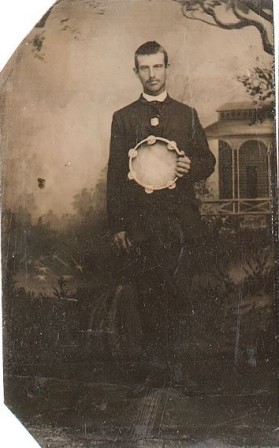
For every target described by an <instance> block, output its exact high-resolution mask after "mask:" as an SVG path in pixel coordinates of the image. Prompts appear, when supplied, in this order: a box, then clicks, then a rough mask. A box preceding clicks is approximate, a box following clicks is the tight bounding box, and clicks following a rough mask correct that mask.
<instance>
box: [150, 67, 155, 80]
mask: <svg viewBox="0 0 279 448" xmlns="http://www.w3.org/2000/svg"><path fill="white" fill-rule="evenodd" d="M154 76H155V72H154V68H153V67H149V78H154Z"/></svg>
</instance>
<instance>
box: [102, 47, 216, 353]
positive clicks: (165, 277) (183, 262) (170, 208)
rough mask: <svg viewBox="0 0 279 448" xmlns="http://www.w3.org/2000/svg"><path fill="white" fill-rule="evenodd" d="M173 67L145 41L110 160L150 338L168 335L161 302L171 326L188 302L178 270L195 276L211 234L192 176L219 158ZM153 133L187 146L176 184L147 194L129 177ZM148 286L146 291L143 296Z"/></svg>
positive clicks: (119, 241)
mask: <svg viewBox="0 0 279 448" xmlns="http://www.w3.org/2000/svg"><path fill="white" fill-rule="evenodd" d="M168 70H169V64H168V55H167V52H166V51H165V49H164V48H163V47H162V46H161V45H159V44H158V43H157V42H155V41H152V42H146V43H144V44H143V45H141V46H140V47H139V48H138V49H137V50H136V52H135V67H134V72H135V74H136V76H137V77H138V79H139V81H140V82H141V84H142V87H143V93H142V94H141V96H140V98H139V99H137V100H136V101H135V102H133V103H132V104H130V105H128V106H126V107H124V108H123V109H121V110H119V111H117V112H115V113H114V115H113V121H112V129H111V142H110V157H109V164H108V177H107V208H108V223H109V228H110V231H111V234H112V238H113V242H114V244H115V245H116V247H117V248H118V250H119V252H121V253H122V256H124V258H125V256H126V260H129V261H128V263H126V273H127V272H128V277H129V278H130V279H131V280H132V281H136V283H137V284H138V287H139V301H140V309H141V315H142V325H143V330H144V331H145V330H146V332H147V333H148V331H150V332H151V333H152V337H149V338H148V336H147V338H146V339H144V340H145V343H146V344H148V342H147V341H148V340H149V341H150V340H153V341H154V339H157V340H158V339H159V340H160V339H161V342H162V333H160V328H159V327H160V324H159V323H158V322H156V315H157V321H158V320H160V318H158V316H159V315H160V309H159V308H162V303H164V304H166V302H167V306H166V307H165V309H167V312H168V315H169V317H168V322H170V326H171V327H172V329H173V328H174V327H175V326H176V325H177V323H176V321H175V319H174V316H176V317H177V316H178V315H181V310H182V309H184V311H185V310H186V309H187V303H186V302H187V297H185V287H183V288H182V289H183V290H184V293H180V292H181V291H179V287H177V282H176V276H177V275H178V277H179V271H180V277H181V278H184V280H185V279H186V280H188V281H189V282H190V281H191V277H192V273H193V255H194V254H195V253H196V251H197V250H198V247H199V245H200V243H201V242H202V241H203V239H204V238H205V235H204V228H203V226H202V221H201V219H200V213H199V209H198V202H197V201H196V199H195V194H194V183H195V182H197V181H200V180H203V179H206V178H207V177H208V176H209V175H210V174H211V173H212V172H213V170H214V166H215V158H214V156H213V154H212V153H211V152H210V150H209V146H208V143H207V140H206V137H205V134H204V131H203V129H202V127H201V124H200V122H199V119H198V115H197V112H196V111H195V109H193V108H191V107H189V106H187V105H185V104H183V103H180V102H178V101H176V100H174V99H173V98H171V97H170V96H169V95H168V93H167V91H166V81H167V74H168ZM150 135H152V136H155V137H163V138H165V139H167V140H169V141H172V142H175V143H176V145H177V147H178V149H179V150H180V151H183V152H184V154H183V153H182V152H181V154H183V155H180V156H178V158H177V165H176V172H175V174H176V177H177V178H178V180H177V182H176V188H173V189H168V188H165V189H162V190H157V191H154V192H153V193H151V194H148V193H146V192H145V190H144V188H143V187H142V186H141V185H139V184H137V183H136V182H135V181H134V180H129V178H128V172H129V156H128V152H129V150H130V149H131V148H134V147H135V146H136V145H137V144H138V143H139V142H141V141H142V140H144V139H146V138H147V137H148V136H150ZM125 254H126V255H125ZM139 259H141V261H140V262H139ZM139 266H140V267H139ZM151 277H152V280H150V278H151ZM143 283H144V287H143ZM182 283H183V282H182ZM186 283H187V281H186ZM146 285H148V286H146ZM142 287H143V290H144V292H143V293H142V297H143V296H145V299H144V298H142V297H141V289H142ZM146 290H148V294H147V293H146ZM146 295H148V296H149V297H148V299H147V298H146ZM155 296H156V297H157V299H156V297H155ZM162 296H164V297H165V298H166V300H165V299H164V300H162ZM163 308H164V307H163ZM152 319H153V324H152ZM148 320H149V324H148ZM154 322H155V324H154ZM161 322H162V320H161ZM157 324H158V325H157ZM165 325H166V322H164V324H163V327H164V328H165ZM161 326H162V325H161ZM156 330H158V331H157V336H156ZM172 332H173V331H172V330H170V334H172ZM151 333H150V334H151ZM154 335H155V336H154ZM144 337H145V336H144ZM171 340H172V344H173V343H174V342H173V338H172V337H171ZM163 345H165V343H164V344H163Z"/></svg>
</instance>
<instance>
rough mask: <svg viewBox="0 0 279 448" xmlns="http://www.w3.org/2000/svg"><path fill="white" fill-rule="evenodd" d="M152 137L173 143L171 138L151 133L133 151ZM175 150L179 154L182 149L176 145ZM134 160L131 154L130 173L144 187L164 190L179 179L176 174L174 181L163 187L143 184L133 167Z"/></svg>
mask: <svg viewBox="0 0 279 448" xmlns="http://www.w3.org/2000/svg"><path fill="white" fill-rule="evenodd" d="M151 137H154V138H155V139H156V141H157V140H159V141H162V142H165V143H171V140H168V139H167V138H164V137H157V136H156V135H149V136H148V137H146V138H145V139H143V140H141V141H140V142H139V143H137V144H136V146H135V147H134V148H132V152H134V151H136V150H137V149H138V147H139V146H141V145H142V144H143V143H146V142H148V140H149V139H150V138H151ZM173 150H174V151H175V152H176V154H177V156H179V155H180V151H179V149H178V148H177V147H175V146H174V148H173ZM132 161H133V157H132V155H131V156H129V171H130V173H131V174H132V176H133V180H134V181H135V182H136V183H137V184H139V185H140V186H141V187H143V188H145V189H151V190H157V191H158V190H164V189H165V188H170V187H171V186H172V185H173V184H175V183H176V181H177V180H178V176H176V177H175V178H174V179H173V180H172V181H170V182H169V184H168V185H165V186H163V187H155V186H153V185H145V184H143V183H142V182H141V181H140V180H139V179H138V177H137V175H136V173H135V171H134V170H133V169H132Z"/></svg>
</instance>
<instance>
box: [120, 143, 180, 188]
mask: <svg viewBox="0 0 279 448" xmlns="http://www.w3.org/2000/svg"><path fill="white" fill-rule="evenodd" d="M181 154H184V153H181V152H180V151H179V150H178V149H177V146H176V144H175V142H170V141H169V140H167V139H164V138H162V137H154V136H149V137H148V138H147V139H145V140H143V141H141V142H140V143H138V145H137V146H136V147H135V148H133V149H131V150H130V151H129V158H130V161H129V167H130V172H129V178H130V179H133V180H135V181H136V182H137V183H138V184H139V185H141V186H143V187H144V188H145V191H146V192H147V193H152V191H154V190H161V189H163V188H174V187H175V182H176V180H177V177H176V174H175V170H176V165H177V158H178V156H179V155H181Z"/></svg>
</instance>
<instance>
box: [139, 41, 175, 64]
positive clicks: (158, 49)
mask: <svg viewBox="0 0 279 448" xmlns="http://www.w3.org/2000/svg"><path fill="white" fill-rule="evenodd" d="M156 53H163V54H164V62H165V67H167V65H168V61H169V58H168V53H167V52H166V50H165V49H164V47H162V45H160V44H158V42H156V41H155V40H152V41H148V42H145V43H144V44H142V45H141V46H140V47H139V48H138V49H137V50H136V52H135V67H136V70H137V71H138V69H139V63H138V56H142V55H148V54H156Z"/></svg>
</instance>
